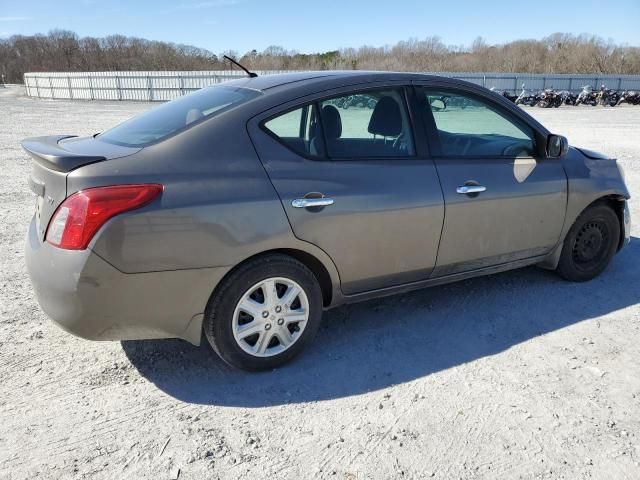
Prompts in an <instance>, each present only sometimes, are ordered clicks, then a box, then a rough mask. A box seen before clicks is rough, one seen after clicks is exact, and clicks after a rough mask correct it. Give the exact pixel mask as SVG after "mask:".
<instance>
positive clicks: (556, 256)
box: [538, 193, 627, 270]
mask: <svg viewBox="0 0 640 480" xmlns="http://www.w3.org/2000/svg"><path fill="white" fill-rule="evenodd" d="M626 199H627V197H626V196H625V195H623V194H621V193H608V194H605V195H602V196H600V197H598V198H596V199H595V200H592V201H591V203H589V204H587V205H585V206H584V207H583V208H582V209H581V210H580V211H579V212H578V213H577V214H576V215H575V216H574V217H573V218H572V219H571V223H569V224H567V225H566V228H565V229H564V231H563V234H562V237H561V238H560V240H559V242H558V244H557V245H556V247H555V248H554V249H553V251H552V252H551V253H550V254H549V255H548V257H547V258H546V259H545V260H544V261H542V262H541V263H539V264H538V266H539V267H542V268H545V269H548V270H555V269H556V267H557V266H558V262H559V260H560V254H561V253H562V247H563V246H564V240H565V238H566V236H567V234H568V233H569V230H570V229H571V227H572V226H573V224H574V223H575V222H576V220H577V219H578V218H579V217H580V215H582V214H583V213H584V212H585V211H586V210H587V209H589V208H591V207H593V206H595V205H607V206H609V207H610V208H611V209H612V210H613V211H614V212H615V213H616V216H617V217H618V222H619V224H620V238H619V239H618V247H617V251H620V249H621V248H622V247H623V246H624V201H625V200H626Z"/></svg>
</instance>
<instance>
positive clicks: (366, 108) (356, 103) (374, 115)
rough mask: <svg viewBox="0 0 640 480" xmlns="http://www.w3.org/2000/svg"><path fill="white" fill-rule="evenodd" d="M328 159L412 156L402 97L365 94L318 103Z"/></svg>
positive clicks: (393, 93) (394, 93)
mask: <svg viewBox="0 0 640 480" xmlns="http://www.w3.org/2000/svg"><path fill="white" fill-rule="evenodd" d="M320 115H321V117H322V126H323V128H324V132H325V139H326V145H327V154H328V156H329V157H331V158H338V159H340V158H344V159H348V158H373V157H408V156H412V155H414V154H415V150H414V146H413V138H412V134H411V126H410V123H409V116H408V114H407V109H406V107H405V101H404V95H403V92H402V90H399V89H386V90H376V91H368V92H366V93H357V94H352V95H345V96H342V97H335V98H331V99H328V100H324V101H322V102H320Z"/></svg>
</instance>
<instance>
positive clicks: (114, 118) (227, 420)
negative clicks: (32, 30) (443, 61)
mask: <svg viewBox="0 0 640 480" xmlns="http://www.w3.org/2000/svg"><path fill="white" fill-rule="evenodd" d="M147 108H149V104H144V103H107V102H100V103H99V102H92V103H88V102H87V103H81V102H76V103H74V102H67V101H44V100H32V99H27V98H24V97H21V96H20V95H16V90H12V89H6V90H3V89H0V125H1V128H0V244H1V249H0V294H1V296H0V478H3V479H4V478H8V479H22V478H29V479H33V478H55V479H66V478H91V479H113V478H153V479H169V478H178V477H179V478H180V479H203V478H278V479H280V478H283V479H285V478H286V479H301V478H304V479H307V478H338V479H345V480H346V479H350V480H355V479H365V478H367V479H390V478H394V479H396V478H432V477H433V478H443V479H453V478H456V479H458V478H463V479H467V478H468V479H474V478H508V479H514V478H527V479H528V478H553V479H557V478H564V479H571V480H574V479H592V478H593V479H604V478H607V479H610V478H615V479H637V478H640V307H639V305H638V304H639V301H640V286H639V285H640V238H638V237H640V229H639V228H638V226H637V225H638V224H639V223H640V222H636V224H635V226H634V230H633V232H632V234H633V237H634V238H632V242H631V244H630V245H629V246H628V247H627V248H626V249H625V250H623V252H621V253H620V254H619V255H618V256H617V257H616V258H615V259H614V261H613V264H612V265H611V267H610V268H609V269H608V270H607V271H606V272H605V273H604V274H603V275H602V276H601V277H600V278H598V279H596V280H594V281H592V282H590V283H588V284H570V283H566V282H564V281H561V280H560V279H558V278H557V277H556V276H555V275H554V274H553V273H550V272H547V271H542V270H539V269H536V268H528V269H524V270H519V271H515V272H509V273H504V274H499V275H495V276H492V277H485V278H479V279H474V280H470V281H465V282H462V283H458V284H453V285H448V286H442V287H437V288H432V289H429V290H424V291H420V292H414V293H411V294H407V295H401V296H395V297H391V298H386V299H383V300H377V301H370V302H366V303H362V304H358V305H352V306H347V307H343V308H339V309H336V310H332V311H330V312H328V313H327V314H326V315H325V319H326V320H325V322H324V326H323V328H322V330H321V332H320V334H319V336H318V338H317V340H316V342H315V344H314V346H313V347H312V348H311V349H310V351H308V352H307V353H306V354H305V355H303V356H302V357H300V358H299V360H298V361H296V362H294V363H293V364H291V365H289V366H286V367H284V368H281V369H279V370H277V371H274V372H269V373H263V374H248V373H244V372H239V371H235V370H231V369H230V368H228V367H226V366H225V365H223V364H222V362H221V361H219V360H218V359H217V358H216V356H215V355H214V354H213V353H212V352H210V350H209V349H208V348H206V347H200V348H196V347H193V346H191V345H190V344H188V343H186V342H183V341H178V340H167V341H145V342H122V343H119V342H105V343H93V342H87V341H84V340H81V339H78V338H75V337H72V336H70V335H68V334H66V333H64V332H63V331H62V330H60V329H59V328H58V327H56V326H55V325H53V324H52V323H51V322H50V321H49V320H47V318H46V317H45V316H44V314H43V313H42V312H41V311H40V309H39V308H38V306H37V304H36V302H35V299H34V296H33V292H32V290H31V286H30V284H29V280H28V277H27V274H26V272H25V267H24V261H23V240H24V235H25V231H26V226H27V224H28V222H29V219H30V217H31V215H32V213H33V204H34V200H33V198H32V195H31V194H30V193H29V191H28V188H27V186H26V181H25V180H26V177H27V174H28V172H29V160H28V159H27V157H26V156H25V154H24V153H23V152H22V150H21V149H20V147H19V144H18V142H19V141H20V139H22V138H23V137H26V136H32V135H45V134H53V133H73V134H80V135H84V134H90V133H94V132H97V131H101V130H103V129H105V128H106V127H108V126H110V125H113V124H115V123H117V122H119V121H121V120H124V119H125V118H127V117H129V116H131V115H133V114H135V113H138V112H141V111H143V110H145V109H147ZM528 111H529V112H531V113H532V114H533V115H535V116H536V117H537V118H539V119H540V120H541V121H542V122H543V123H544V124H545V125H547V126H548V127H549V128H550V129H551V130H553V131H555V132H558V133H562V134H565V135H567V136H568V138H569V140H570V142H572V143H573V144H576V145H580V146H585V147H588V148H592V149H595V150H600V151H604V152H607V153H609V154H613V155H616V156H617V157H618V158H619V159H620V161H621V162H622V164H623V165H624V166H625V168H626V175H627V182H628V184H629V186H630V189H631V191H632V193H635V192H639V191H640V162H639V160H640V132H639V127H640V108H638V107H635V108H634V107H619V108H613V109H610V108H600V107H597V108H591V107H577V108H573V107H562V108H560V109H557V110H555V109H554V110H543V109H539V108H533V109H528ZM632 211H635V212H640V203H639V201H638V199H637V197H635V198H634V199H633V200H632Z"/></svg>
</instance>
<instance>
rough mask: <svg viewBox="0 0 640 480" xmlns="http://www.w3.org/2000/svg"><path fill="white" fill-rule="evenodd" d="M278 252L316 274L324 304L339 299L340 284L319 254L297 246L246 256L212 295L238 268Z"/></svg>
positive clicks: (228, 273) (227, 274) (215, 290)
mask: <svg viewBox="0 0 640 480" xmlns="http://www.w3.org/2000/svg"><path fill="white" fill-rule="evenodd" d="M278 253H279V254H282V255H287V256H289V257H291V258H294V259H296V260H298V261H299V262H300V263H302V264H303V265H304V266H305V267H307V268H308V269H309V270H311V273H313V274H314V275H315V277H316V279H317V280H318V283H319V284H320V290H321V291H322V304H323V306H324V307H329V306H331V305H332V304H333V302H334V300H336V299H337V298H336V297H337V296H338V295H336V291H335V290H336V289H337V288H338V286H339V285H338V282H337V281H336V280H334V278H333V277H332V275H331V273H330V272H329V269H328V268H327V266H326V265H325V264H324V263H323V262H322V261H321V260H320V259H319V258H318V257H317V256H315V255H313V254H311V253H309V252H306V251H304V250H300V249H297V248H276V249H271V250H265V251H262V252H259V253H256V254H254V255H251V256H249V257H247V258H245V259H244V260H242V261H241V262H239V263H238V264H237V265H235V266H234V267H233V268H231V269H230V270H229V271H228V272H227V273H226V274H225V275H224V276H223V277H222V279H221V280H220V282H218V284H217V285H216V287H215V289H214V290H213V292H212V294H211V297H212V298H213V297H214V296H215V295H216V293H217V291H218V290H219V288H220V286H221V285H222V284H223V283H224V282H225V281H226V280H227V279H228V278H229V276H230V275H232V274H233V273H234V272H235V271H236V270H238V268H240V267H241V266H243V265H244V264H246V263H248V262H251V261H253V260H256V259H258V258H260V257H265V256H267V255H272V254H278Z"/></svg>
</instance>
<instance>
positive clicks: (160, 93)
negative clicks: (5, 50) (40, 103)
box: [24, 71, 282, 102]
mask: <svg viewBox="0 0 640 480" xmlns="http://www.w3.org/2000/svg"><path fill="white" fill-rule="evenodd" d="M257 73H258V74H259V75H268V74H270V73H282V72H279V71H278V72H275V71H272V72H257ZM245 76H246V74H245V73H244V72H241V71H193V72H78V73H66V72H50V73H49V72H46V73H25V74H24V85H25V90H26V92H27V95H29V96H30V97H37V98H54V99H72V100H139V101H146V102H149V101H151V102H153V101H165V100H171V99H174V98H176V97H179V96H181V95H184V94H186V93H189V92H193V91H195V90H198V89H200V88H203V87H206V86H208V85H213V84H215V83H221V82H224V81H227V80H232V79H234V78H242V77H245Z"/></svg>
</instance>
